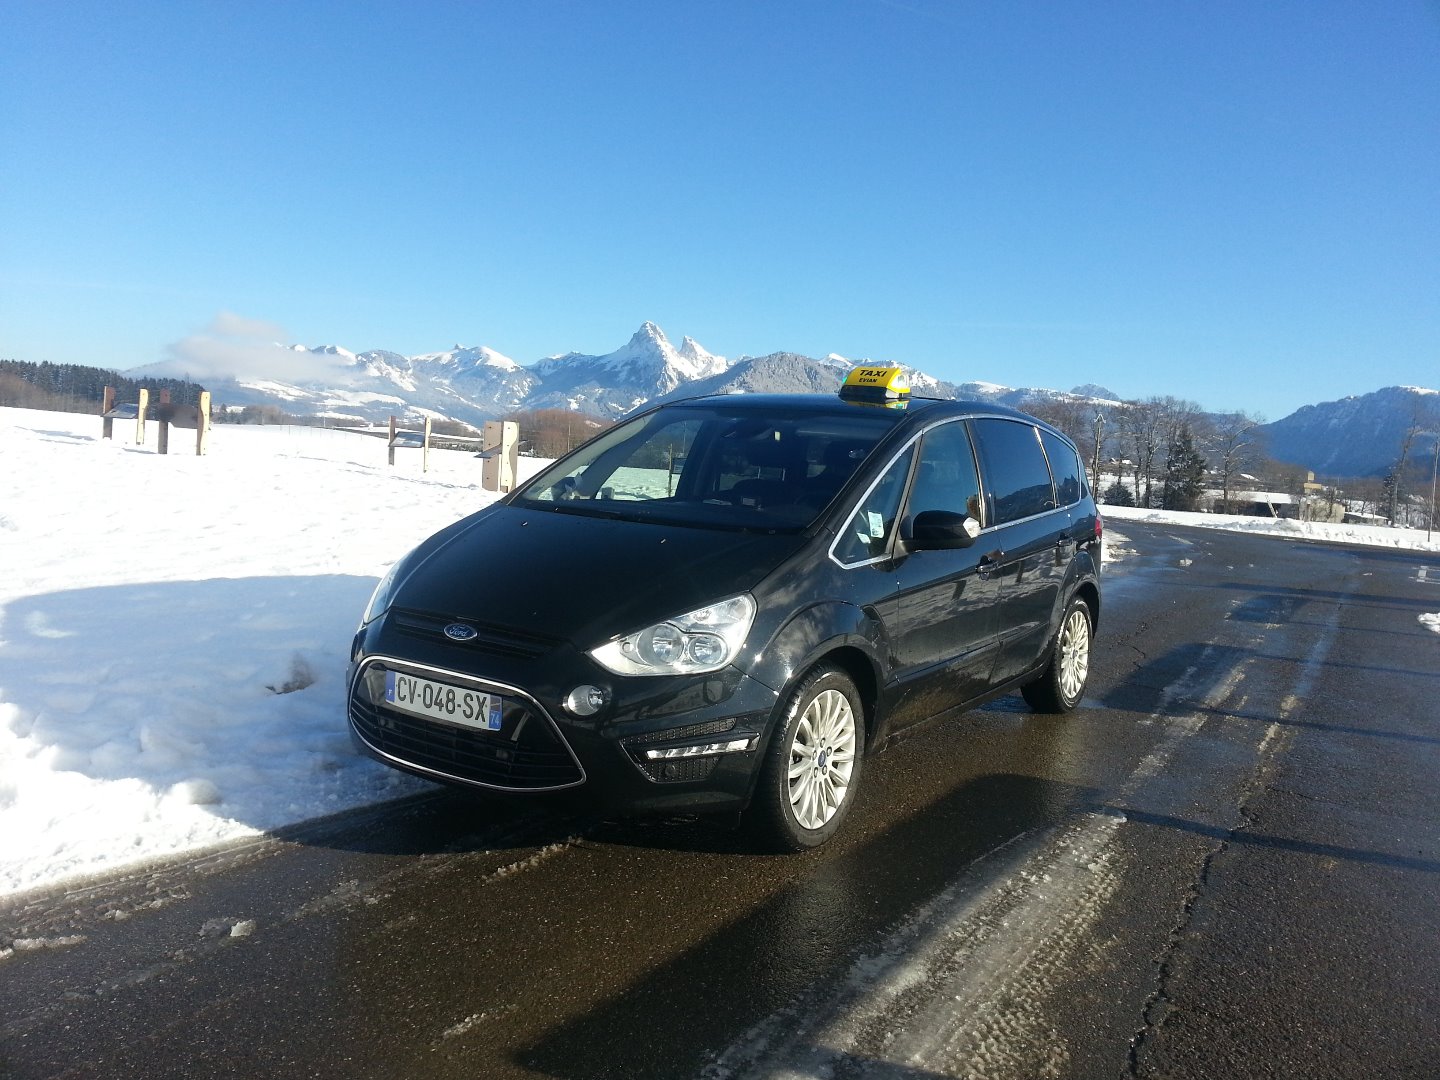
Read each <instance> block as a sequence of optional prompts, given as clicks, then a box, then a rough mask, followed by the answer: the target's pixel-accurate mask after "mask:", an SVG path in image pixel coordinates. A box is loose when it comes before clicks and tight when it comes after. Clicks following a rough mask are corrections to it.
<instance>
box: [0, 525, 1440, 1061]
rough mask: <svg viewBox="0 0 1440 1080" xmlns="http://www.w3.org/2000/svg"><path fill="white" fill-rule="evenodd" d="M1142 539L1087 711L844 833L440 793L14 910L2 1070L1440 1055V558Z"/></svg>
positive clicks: (872, 786)
mask: <svg viewBox="0 0 1440 1080" xmlns="http://www.w3.org/2000/svg"><path fill="white" fill-rule="evenodd" d="M1115 531H1116V532H1117V533H1123V534H1124V535H1125V536H1126V537H1128V538H1129V539H1128V541H1127V542H1124V543H1123V544H1119V545H1117V546H1121V547H1123V548H1125V549H1127V553H1125V554H1124V555H1123V557H1122V558H1121V559H1120V561H1119V562H1118V563H1114V564H1112V565H1111V567H1110V568H1109V570H1108V572H1107V580H1106V582H1105V587H1106V594H1105V607H1104V610H1103V613H1102V618H1101V626H1100V635H1099V638H1098V641H1097V649H1096V655H1095V657H1094V663H1093V666H1092V671H1091V678H1090V685H1089V688H1088V696H1087V699H1086V701H1085V703H1084V704H1083V705H1082V708H1081V709H1080V710H1078V711H1077V712H1076V713H1074V714H1072V715H1071V716H1069V717H1065V718H1055V717H1046V716H1036V715H1033V714H1031V713H1029V712H1028V711H1027V710H1026V709H1025V707H1024V706H1023V703H1022V702H1021V701H1020V699H1019V697H1018V695H1015V696H1012V697H1009V698H1005V699H1002V700H999V701H996V702H994V703H992V704H990V705H989V706H986V707H985V708H982V709H979V710H976V711H973V712H971V713H968V714H966V715H964V716H962V717H959V718H956V719H953V720H949V721H945V722H942V723H939V724H934V725H931V726H929V727H927V728H925V729H923V730H921V731H919V732H917V733H915V734H913V735H911V736H910V737H908V738H906V739H904V740H903V741H902V742H901V743H899V744H898V745H896V746H894V747H893V748H892V749H890V750H888V751H887V752H886V753H885V754H883V755H880V756H878V757H876V758H874V759H873V760H872V761H871V762H870V767H869V769H868V771H867V773H866V776H865V780H864V784H863V786H862V790H861V792H860V801H859V802H858V803H857V805H856V808H855V813H854V814H853V815H852V817H851V819H850V821H849V822H848V823H847V826H846V829H845V830H844V831H842V833H841V835H840V836H839V837H837V839H836V840H835V841H834V842H833V843H832V844H831V845H829V846H827V847H826V848H824V849H822V850H821V851H818V852H814V853H810V854H808V855H804V856H797V857H771V856H757V855H753V854H749V853H747V851H746V849H745V846H744V838H743V835H741V834H738V833H735V832H734V831H732V830H730V829H727V828H725V827H722V826H720V825H717V824H714V823H683V822H657V823H648V824H646V823H624V822H607V821H601V820H597V819H595V818H593V817H587V816H586V815H584V814H581V813H571V812H565V811H562V810H560V809H552V810H535V809H533V808H532V809H524V810H520V809H517V808H515V807H514V806H513V805H511V804H508V803H495V802H483V801H476V800H474V799H471V798H469V797H466V796H461V795H454V794H449V793H443V792H440V793H437V794H435V795H432V796H424V797H421V798H417V799H413V800H410V801H408V802H406V803H403V804H392V805H391V806H388V807H384V808H380V809H377V810H371V811H366V812H364V813H362V814H356V815H352V816H350V817H348V818H345V819H341V820H337V821H333V822H328V823H323V824H321V825H319V826H312V827H309V828H305V829H299V830H295V831H294V832H293V833H290V834H287V835H285V836H282V837H273V838H266V839H264V840H260V841H255V842H252V843H248V844H243V845H239V846H235V847H230V848H226V849H224V850H222V851H218V852H212V853H209V854H206V855H204V856H201V857H197V858H194V859H190V860H187V861H185V862H182V863H178V864H171V865H167V866H164V867H160V868H154V869H150V870H148V871H145V872H133V873H130V874H128V875H124V876H121V877H118V878H115V879H110V880H105V881H97V882H95V883H93V884H90V885H88V886H86V887H85V888H79V889H70V890H68V891H64V892H59V893H50V894H36V895H31V896H23V897H19V898H16V899H12V900H10V901H8V902H4V901H0V956H4V957H5V958H4V959H0V1077H5V1078H12V1077H13V1078H15V1080H21V1078H28V1077H61V1076H63V1077H128V1076H137V1077H138V1076H144V1077H172V1076H173V1077H180V1076H185V1077H197V1076H205V1077H212V1076H214V1077H220V1076H237V1077H238V1076H244V1077H270V1076H273V1077H309V1076H313V1077H331V1076H334V1077H467V1078H468V1077H510V1076H514V1077H558V1078H567V1080H568V1078H574V1080H588V1078H599V1077H706V1078H709V1080H725V1078H730V1077H771V1076H775V1077H778V1076H794V1077H811V1076H814V1077H836V1078H843V1077H851V1076H854V1077H876V1078H882V1080H900V1078H907V1080H910V1078H923V1077H972V1076H973V1077H997V1078H998V1077H1016V1078H1021V1077H1023V1078H1029V1077H1043V1076H1051V1077H1072V1076H1073V1077H1124V1076H1138V1077H1216V1076H1247V1077H1249V1076H1285V1077H1332V1076H1333V1077H1357V1076H1382V1075H1383V1076H1387V1077H1399V1076H1415V1077H1434V1076H1440V1020H1437V1017H1440V974H1437V972H1440V903H1437V900H1436V898H1437V897H1440V783H1437V780H1440V635H1437V634H1435V633H1434V632H1432V631H1430V630H1428V629H1426V627H1425V626H1423V625H1422V624H1421V623H1420V621H1419V618H1418V616H1419V615H1421V614H1426V613H1433V612H1440V560H1437V559H1436V558H1435V557H1433V556H1424V555H1416V554H1414V553H1398V554H1397V553H1387V552H1377V551H1367V550H1360V549H1353V548H1340V547H1328V546H1319V545H1310V544H1302V543H1291V542H1288V541H1284V540H1276V539H1273V538H1251V537H1245V536H1239V535H1232V534H1224V533H1218V532H1208V531H1202V530H1187V529H1180V528H1173V527H1161V526H1145V525H1139V524H1131V523H1124V524H1122V525H1120V526H1119V527H1118V528H1117V529H1116V530H1115ZM337 722H339V721H337Z"/></svg>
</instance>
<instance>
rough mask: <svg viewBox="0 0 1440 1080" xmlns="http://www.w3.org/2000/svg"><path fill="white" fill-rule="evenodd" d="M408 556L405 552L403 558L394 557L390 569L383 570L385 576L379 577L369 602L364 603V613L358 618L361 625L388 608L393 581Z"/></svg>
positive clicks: (392, 591) (393, 588)
mask: <svg viewBox="0 0 1440 1080" xmlns="http://www.w3.org/2000/svg"><path fill="white" fill-rule="evenodd" d="M409 557H410V556H409V555H408V554H407V555H406V556H405V557H404V558H401V559H396V560H395V561H394V562H393V563H391V564H390V569H389V570H386V571H385V576H384V577H382V578H381V579H380V584H379V585H376V586H375V591H374V592H373V593H371V594H370V603H368V604H366V605H365V614H364V615H363V616H361V618H360V625H361V626H369V625H370V624H371V623H372V622H374V621H375V620H376V619H378V618H379V617H380V616H381V615H384V614H385V612H386V611H388V610H389V609H390V596H391V594H392V593H394V591H395V581H396V579H397V578H399V576H400V567H401V566H403V565H404V563H405V561H406V559H408V558H409Z"/></svg>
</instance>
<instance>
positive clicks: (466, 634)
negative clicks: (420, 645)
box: [445, 622, 480, 641]
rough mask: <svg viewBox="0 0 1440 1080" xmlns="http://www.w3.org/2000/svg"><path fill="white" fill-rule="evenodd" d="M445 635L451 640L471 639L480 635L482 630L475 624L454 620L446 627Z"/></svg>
mask: <svg viewBox="0 0 1440 1080" xmlns="http://www.w3.org/2000/svg"><path fill="white" fill-rule="evenodd" d="M445 636H446V637H448V638H449V639H450V640H451V641H471V640H473V639H474V638H477V637H479V636H480V632H479V631H478V630H476V629H475V628H474V627H473V626H466V625H465V624H464V623H463V622H452V623H451V624H450V625H449V626H447V627H445Z"/></svg>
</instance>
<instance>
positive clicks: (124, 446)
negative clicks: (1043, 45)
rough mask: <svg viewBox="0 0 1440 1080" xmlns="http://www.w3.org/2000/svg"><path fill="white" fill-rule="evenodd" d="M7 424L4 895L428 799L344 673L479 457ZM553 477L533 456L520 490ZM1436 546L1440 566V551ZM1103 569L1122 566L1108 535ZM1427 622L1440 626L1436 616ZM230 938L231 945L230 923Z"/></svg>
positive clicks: (0, 528) (265, 433)
mask: <svg viewBox="0 0 1440 1080" xmlns="http://www.w3.org/2000/svg"><path fill="white" fill-rule="evenodd" d="M134 433H135V425H134V423H133V422H128V423H127V422H124V421H118V422H116V424H115V436H116V437H115V439H114V440H112V441H104V440H101V439H100V421H99V419H98V418H97V417H93V416H80V415H74V414H64V413H45V412H35V411H29V410H19V409H8V408H0V460H3V462H4V469H3V470H0V566H3V567H4V569H5V573H4V574H3V575H0V895H6V894H12V893H17V892H20V891H23V890H28V889H32V888H36V887H40V886H46V885H53V884H56V883H59V882H63V881H65V880H67V879H72V878H78V877H82V876H86V875H92V874H96V873H100V872H105V871H110V870H115V869H118V868H121V867H126V866H130V865H132V864H137V863H141V862H145V861H148V860H155V859H162V858H167V857H172V856H175V855H179V854H181V853H184V852H189V851H193V850H196V849H198V848H203V847H206V846H209V845H213V844H219V843H223V842H227V841H232V840H236V839H240V838H244V837H248V836H254V835H256V834H259V833H263V832H266V831H269V830H274V829H277V828H280V827H282V826H285V825H289V824H294V823H296V822H300V821H305V820H309V819H313V818H316V817H321V816H324V815H327V814H332V813H336V812H339V811H342V810H347V809H351V808H354V807H358V806H362V805H367V804H371V803H375V802H378V801H382V800H385V799H391V798H396V797H399V796H401V795H405V794H408V793H411V792H414V791H422V790H428V785H426V784H424V783H423V782H421V781H418V780H412V779H410V778H409V777H406V776H404V775H403V774H401V773H399V772H396V771H394V770H391V769H387V768H385V767H383V766H381V765H378V764H375V763H373V762H371V761H369V760H368V759H365V758H362V757H360V756H358V755H357V754H356V753H355V752H354V750H353V749H352V747H351V745H350V741H349V736H348V734H347V731H346V723H345V702H344V676H345V667H346V661H347V651H348V647H349V643H350V640H351V636H352V634H353V632H354V630H355V625H356V620H357V619H358V617H359V614H360V611H361V609H362V608H363V607H364V605H365V602H366V600H367V599H368V598H369V595H370V592H371V590H372V589H373V587H374V585H375V582H376V581H377V580H378V578H379V577H380V575H381V574H382V573H383V572H384V570H385V568H386V567H387V566H389V565H390V563H392V562H393V561H394V560H395V559H397V558H399V557H400V556H401V555H403V554H404V553H405V552H406V551H407V550H408V549H409V548H410V547H411V546H413V545H414V544H416V543H418V542H419V541H420V540H421V539H423V538H424V537H425V536H427V535H429V534H430V533H431V532H433V531H434V530H436V529H438V528H440V527H441V526H443V525H445V524H448V523H449V522H451V521H453V520H455V519H456V518H458V517H461V516H463V515H465V514H467V513H470V512H471V511H473V510H475V509H477V508H479V507H481V506H484V505H485V504H487V503H488V502H490V501H493V499H494V498H495V496H494V495H493V494H491V493H488V492H485V491H482V490H481V489H480V487H479V478H480V462H479V461H477V460H476V459H475V457H474V456H473V455H471V454H468V453H462V452H454V451H442V450H432V451H431V453H430V471H429V472H428V473H423V472H422V471H421V464H420V462H421V455H420V454H419V453H418V452H416V451H414V450H401V451H400V452H399V453H398V455H397V462H396V465H395V467H394V468H391V467H389V466H388V465H387V464H386V456H387V448H386V445H385V442H384V440H382V439H375V438H370V437H366V436H363V435H359V434H354V433H350V432H344V431H339V430H334V429H321V428H307V427H254V426H240V425H220V426H218V427H216V428H214V429H213V431H212V434H211V441H210V449H209V453H208V455H207V456H205V457H196V456H195V455H194V453H193V445H194V444H193V441H192V439H193V435H192V433H191V432H189V431H183V430H175V431H172V433H171V439H170V447H171V453H170V454H169V455H168V456H165V457H161V456H159V455H158V454H156V453H155V451H154V445H155V441H156V431H155V426H154V424H153V423H152V424H151V425H150V426H149V431H148V432H147V436H146V442H145V444H144V445H141V446H137V445H134V444H133V442H132V440H133V438H134ZM542 464H544V463H543V462H540V461H538V460H532V459H522V460H521V478H522V479H524V478H526V477H528V476H529V475H531V474H532V473H533V472H534V471H535V470H537V469H538V468H539V467H540V466H541V465H542ZM1105 514H1106V517H1107V519H1109V520H1110V521H1123V520H1125V519H1127V518H1128V519H1131V520H1145V521H1165V522H1175V523H1181V524H1199V525H1208V526H1212V527H1214V526H1224V527H1233V528H1244V529H1247V530H1263V531H1266V532H1273V533H1277V534H1279V535H1282V536H1287V537H1292V538H1293V537H1297V536H1306V537H1310V538H1322V539H1337V540H1344V541H1345V542H1349V543H1375V544H1384V545H1386V546H1391V547H1395V546H1408V547H1415V546H1422V545H1423V540H1424V533H1418V532H1411V531H1406V530H1394V529H1382V528H1377V527H1374V526H1358V525H1344V526H1341V525H1316V524H1309V523H1304V524H1302V523H1298V522H1290V521H1264V520H1260V519H1249V518H1228V519H1227V518H1221V517H1218V516H1216V515H1208V514H1163V513H1160V512H1157V511H1136V510H1128V509H1126V508H1122V507H1106V508H1105ZM1430 550H1440V540H1437V541H1436V542H1435V543H1434V544H1432V545H1431V548H1430ZM1106 554H1107V558H1109V559H1116V558H1123V557H1125V556H1126V555H1128V554H1129V552H1128V550H1127V545H1126V541H1125V538H1124V536H1123V535H1122V533H1121V532H1119V531H1117V530H1113V529H1107V536H1106ZM1427 618H1428V619H1431V620H1433V621H1431V622H1428V623H1427V625H1430V626H1431V627H1432V628H1434V629H1440V615H1436V616H1429V617H1427ZM227 932H230V931H227Z"/></svg>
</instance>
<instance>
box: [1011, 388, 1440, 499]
mask: <svg viewBox="0 0 1440 1080" xmlns="http://www.w3.org/2000/svg"><path fill="white" fill-rule="evenodd" d="M1026 409H1027V411H1029V412H1030V413H1032V414H1034V415H1035V416H1038V417H1040V419H1042V420H1045V421H1046V422H1048V423H1050V424H1052V425H1053V426H1055V427H1057V428H1059V429H1060V430H1061V431H1063V432H1065V434H1067V435H1069V436H1070V438H1071V439H1072V440H1074V442H1075V445H1076V446H1077V447H1079V448H1080V452H1081V455H1082V456H1083V457H1084V458H1085V460H1086V462H1087V471H1088V472H1089V474H1090V480H1091V486H1092V487H1093V488H1094V490H1095V491H1096V492H1097V493H1098V494H1099V495H1100V497H1101V498H1103V499H1104V500H1105V501H1106V502H1108V503H1113V504H1117V505H1123V506H1144V507H1153V508H1158V509H1165V510H1195V509H1198V508H1200V504H1201V502H1202V498H1203V496H1204V494H1205V493H1206V492H1207V491H1214V492H1217V493H1218V495H1217V497H1216V498H1215V500H1214V505H1213V508H1214V509H1215V510H1216V511H1217V512H1220V513H1226V512H1230V513H1233V512H1235V511H1236V510H1237V509H1238V508H1239V506H1240V505H1241V503H1242V502H1244V501H1246V500H1243V499H1241V498H1239V496H1242V495H1243V494H1244V493H1246V492H1249V491H1256V490H1259V491H1267V492H1277V493H1284V494H1287V495H1291V496H1293V497H1295V498H1296V499H1297V500H1304V499H1305V498H1306V497H1307V496H1308V497H1309V498H1310V499H1311V500H1312V505H1317V506H1320V505H1323V506H1324V508H1325V512H1326V516H1330V515H1331V514H1333V512H1334V510H1335V508H1336V507H1337V506H1339V505H1341V504H1342V503H1344V504H1346V505H1348V506H1352V507H1360V508H1364V512H1366V513H1368V514H1370V515H1373V516H1376V517H1383V518H1385V519H1387V520H1388V521H1389V522H1390V524H1392V525H1394V524H1410V525H1414V524H1416V523H1417V520H1418V522H1419V524H1421V525H1424V524H1428V523H1429V520H1430V517H1431V516H1432V515H1433V514H1434V512H1435V508H1434V507H1433V506H1432V505H1431V497H1432V492H1431V472H1432V468H1433V460H1432V458H1431V455H1430V454H1424V455H1423V456H1422V455H1418V454H1417V453H1416V447H1417V445H1418V444H1419V443H1420V441H1421V440H1420V436H1422V435H1424V434H1425V433H1427V432H1431V433H1433V432H1435V431H1436V430H1437V428H1440V416H1437V415H1435V410H1434V408H1433V406H1432V407H1430V408H1429V409H1427V407H1426V403H1423V402H1421V401H1419V400H1417V401H1416V403H1415V406H1414V409H1413V410H1412V412H1413V415H1412V416H1411V418H1410V421H1409V423H1408V424H1407V425H1406V428H1405V430H1404V431H1403V432H1402V433H1401V435H1400V439H1399V444H1398V446H1397V447H1396V455H1395V464H1394V465H1393V467H1392V468H1391V469H1390V470H1389V473H1388V474H1387V475H1386V476H1384V477H1339V476H1319V477H1313V480H1312V474H1311V472H1310V471H1309V470H1307V469H1305V468H1303V467H1301V466H1298V465H1291V464H1288V463H1286V462H1281V461H1276V460H1274V459H1273V458H1271V457H1270V456H1269V455H1268V453H1267V446H1266V440H1265V433H1264V432H1263V431H1262V430H1260V429H1261V427H1262V425H1263V424H1264V423H1265V420H1264V418H1263V417H1260V416H1257V415H1254V414H1253V413H1249V412H1230V413H1208V412H1206V411H1205V410H1204V409H1202V408H1201V407H1200V406H1199V405H1198V404H1196V403H1195V402H1193V401H1186V400H1184V399H1181V398H1175V397H1149V398H1144V399H1141V400H1133V401H1122V402H1118V403H1116V404H1114V405H1101V404H1098V403H1096V402H1094V401H1088V400H1085V399H1083V398H1078V397H1064V396H1062V397H1058V398H1054V399H1051V400H1048V401H1043V402H1035V403H1032V404H1030V405H1027V406H1026ZM1307 485H1309V486H1308V487H1307Z"/></svg>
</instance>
